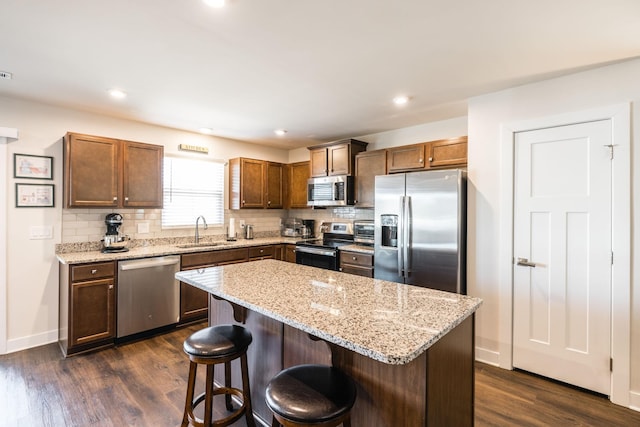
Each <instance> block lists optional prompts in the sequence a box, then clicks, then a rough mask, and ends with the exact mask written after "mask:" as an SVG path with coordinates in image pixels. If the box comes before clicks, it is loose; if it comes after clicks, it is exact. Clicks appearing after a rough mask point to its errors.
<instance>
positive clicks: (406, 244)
mask: <svg viewBox="0 0 640 427" xmlns="http://www.w3.org/2000/svg"><path fill="white" fill-rule="evenodd" d="M402 216H403V220H404V221H403V222H404V224H403V227H402V233H403V234H404V236H403V237H402V243H403V247H402V250H403V251H404V254H403V256H402V257H403V258H404V277H405V279H409V272H410V271H411V257H410V256H409V251H410V245H411V221H412V218H411V196H405V197H404V211H403V214H402Z"/></svg>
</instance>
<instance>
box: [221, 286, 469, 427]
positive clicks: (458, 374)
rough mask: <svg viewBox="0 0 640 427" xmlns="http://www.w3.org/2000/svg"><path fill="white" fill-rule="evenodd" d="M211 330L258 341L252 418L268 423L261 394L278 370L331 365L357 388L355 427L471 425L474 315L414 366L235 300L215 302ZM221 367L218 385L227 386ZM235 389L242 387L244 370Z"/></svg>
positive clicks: (252, 369)
mask: <svg viewBox="0 0 640 427" xmlns="http://www.w3.org/2000/svg"><path fill="white" fill-rule="evenodd" d="M210 304H211V306H210V310H209V323H210V324H211V325H218V324H225V323H236V324H240V325H242V326H244V327H246V328H247V329H249V331H251V334H252V336H253V342H252V343H251V346H250V347H249V351H248V359H249V375H250V380H251V397H252V404H253V407H254V408H253V409H254V414H255V415H256V416H258V417H259V418H261V419H262V420H264V421H265V425H268V424H269V420H270V419H271V413H270V411H269V409H268V408H267V406H266V404H265V403H264V402H265V400H264V399H265V395H264V390H265V387H266V385H267V383H268V382H269V380H270V379H271V378H272V377H273V376H274V375H275V374H277V373H278V372H280V370H282V369H284V368H287V367H291V366H295V365H300V364H305V363H321V364H327V365H330V364H333V366H336V367H338V368H340V369H341V370H342V371H344V372H345V373H347V374H348V375H350V376H351V377H352V378H353V379H354V381H355V382H356V384H357V387H358V397H357V399H356V403H355V406H354V408H353V410H352V413H351V414H352V415H351V419H352V421H351V423H352V425H353V426H376V427H397V426H412V427H413V426H416V427H417V426H473V424H474V407H473V399H474V392H473V390H474V357H475V355H474V322H475V317H474V316H475V315H471V316H470V317H468V318H467V319H466V320H464V321H463V322H462V323H461V324H460V325H458V326H457V327H456V328H454V329H453V330H452V331H450V332H449V333H448V334H446V335H445V336H443V337H442V338H440V340H439V341H437V342H436V343H435V344H434V345H433V346H431V347H430V348H429V349H427V350H426V351H425V352H424V353H422V354H421V355H420V356H418V357H417V358H416V359H414V360H412V361H411V362H409V363H407V364H403V365H390V364H386V363H382V362H378V361H376V360H374V359H371V358H369V357H367V356H364V355H361V354H359V353H355V352H353V351H351V350H348V349H346V348H344V347H340V346H338V345H335V344H330V343H327V342H326V341H323V340H321V339H318V338H316V337H314V336H312V335H309V334H308V333H306V332H303V331H301V330H299V329H296V328H293V327H290V326H288V325H284V324H282V323H280V322H278V321H276V320H273V319H271V318H268V317H266V316H264V315H262V314H259V313H256V312H254V311H251V310H248V309H246V308H243V307H241V306H238V305H235V304H232V303H230V302H227V301H224V300H220V299H217V298H215V297H211V298H210ZM222 374H223V373H222V370H220V371H219V372H217V374H216V381H217V382H218V383H220V384H223V383H224V377H223V376H222ZM232 376H233V385H234V386H236V387H240V386H241V382H240V379H241V376H240V369H239V366H233V367H232Z"/></svg>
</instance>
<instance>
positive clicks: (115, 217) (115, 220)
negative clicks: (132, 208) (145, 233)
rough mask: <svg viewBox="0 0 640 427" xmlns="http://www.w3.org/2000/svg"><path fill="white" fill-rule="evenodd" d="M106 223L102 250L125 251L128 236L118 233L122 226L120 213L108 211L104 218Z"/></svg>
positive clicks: (108, 251) (105, 251) (109, 251)
mask: <svg viewBox="0 0 640 427" xmlns="http://www.w3.org/2000/svg"><path fill="white" fill-rule="evenodd" d="M104 223H105V224H106V225H107V234H105V235H104V237H103V238H102V252H103V253H111V252H127V251H128V250H129V248H127V246H128V245H129V240H130V239H129V236H126V235H121V234H120V227H121V226H122V215H120V214H119V213H110V214H107V216H106V217H105V218H104Z"/></svg>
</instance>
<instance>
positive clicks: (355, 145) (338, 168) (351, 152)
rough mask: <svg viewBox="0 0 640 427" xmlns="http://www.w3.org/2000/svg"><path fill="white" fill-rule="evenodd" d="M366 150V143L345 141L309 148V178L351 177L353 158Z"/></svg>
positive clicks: (353, 169) (353, 171)
mask: <svg viewBox="0 0 640 427" xmlns="http://www.w3.org/2000/svg"><path fill="white" fill-rule="evenodd" d="M366 149H367V143H366V142H362V141H358V140H356V139H346V140H343V141H339V142H332V143H330V144H323V145H316V146H314V147H309V150H310V161H311V168H310V170H311V176H312V177H317V176H331V175H353V174H354V173H355V156H356V155H357V154H358V153H360V152H362V151H365V150H366Z"/></svg>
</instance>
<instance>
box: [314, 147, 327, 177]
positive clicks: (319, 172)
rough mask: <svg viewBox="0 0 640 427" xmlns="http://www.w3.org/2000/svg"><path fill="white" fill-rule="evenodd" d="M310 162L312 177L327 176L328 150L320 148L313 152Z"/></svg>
mask: <svg viewBox="0 0 640 427" xmlns="http://www.w3.org/2000/svg"><path fill="white" fill-rule="evenodd" d="M309 160H310V162H311V169H310V171H311V176H312V177H316V176H327V172H328V171H327V149H326V148H318V149H315V150H311V152H310V156H309Z"/></svg>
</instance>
